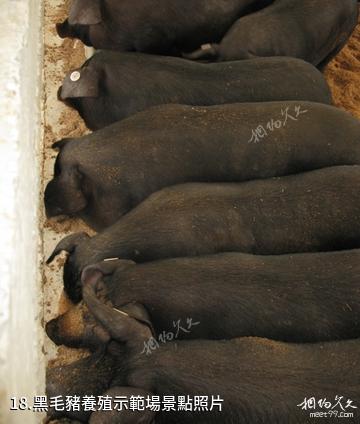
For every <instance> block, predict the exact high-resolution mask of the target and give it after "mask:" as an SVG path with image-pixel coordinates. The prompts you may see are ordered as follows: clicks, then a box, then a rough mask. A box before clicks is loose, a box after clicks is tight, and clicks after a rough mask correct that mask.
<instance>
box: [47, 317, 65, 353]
mask: <svg viewBox="0 0 360 424" xmlns="http://www.w3.org/2000/svg"><path fill="white" fill-rule="evenodd" d="M45 331H46V334H47V335H48V337H49V339H50V340H52V341H53V342H54V343H55V344H56V345H57V346H60V345H62V344H63V343H62V340H61V337H60V336H59V325H58V319H56V318H55V319H52V320H51V321H49V322H48V323H47V324H46V325H45Z"/></svg>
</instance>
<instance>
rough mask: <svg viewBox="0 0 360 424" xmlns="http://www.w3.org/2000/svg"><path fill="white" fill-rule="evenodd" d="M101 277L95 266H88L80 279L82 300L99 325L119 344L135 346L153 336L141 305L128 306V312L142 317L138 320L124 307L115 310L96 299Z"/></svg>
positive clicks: (146, 315) (148, 320)
mask: <svg viewBox="0 0 360 424" xmlns="http://www.w3.org/2000/svg"><path fill="white" fill-rule="evenodd" d="M102 277H103V274H102V272H101V271H100V270H99V269H98V268H97V266H96V265H95V266H94V265H90V266H88V267H86V268H85V269H84V271H83V273H82V278H81V280H82V284H83V287H82V290H83V300H84V302H85V304H86V306H87V307H88V308H89V311H90V312H91V313H92V314H93V316H94V317H95V319H96V320H97V321H99V323H101V325H102V326H103V327H104V328H105V329H106V330H107V331H108V333H109V334H110V335H111V337H112V338H113V339H115V340H117V341H119V342H127V343H132V344H135V343H137V342H139V341H140V343H142V342H143V341H145V340H147V339H149V338H151V336H152V335H153V334H154V333H153V329H152V326H149V325H148V324H147V322H150V319H149V316H148V314H147V312H146V310H145V308H144V307H143V306H142V305H140V304H137V305H136V306H135V305H134V304H131V305H130V306H129V311H132V312H134V313H135V314H136V316H138V317H140V316H141V317H142V319H141V320H139V319H137V318H136V317H133V316H131V315H130V313H128V312H126V307H124V308H121V309H115V308H112V307H110V306H108V305H106V304H105V303H103V302H101V301H100V300H99V299H98V297H97V296H96V288H97V285H98V283H99V282H100V280H101V278H102ZM135 310H136V312H135Z"/></svg>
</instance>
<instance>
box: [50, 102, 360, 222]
mask: <svg viewBox="0 0 360 424" xmlns="http://www.w3.org/2000/svg"><path fill="white" fill-rule="evenodd" d="M279 123H280V127H279ZM260 124H261V125H263V127H264V128H265V131H267V135H265V133H262V134H261V133H260V132H259V131H260V130H259V125H260ZM269 125H270V126H271V125H272V126H273V128H272V130H271V127H270V129H269ZM275 125H276V127H275ZM304 134H306V137H304ZM54 147H59V148H60V153H59V155H58V157H57V160H56V163H55V176H54V179H53V180H51V181H50V183H49V184H48V186H47V188H46V190H45V205H46V212H47V216H48V217H52V216H56V215H62V214H66V215H78V216H80V217H82V218H83V219H84V220H85V221H86V222H87V223H88V224H89V225H90V226H92V227H93V228H95V229H96V230H101V229H104V228H105V227H107V226H109V225H112V224H114V223H115V222H116V221H117V220H118V219H119V218H120V217H121V216H122V215H124V214H125V213H126V212H128V211H129V210H130V209H132V208H134V207H135V206H137V205H138V204H139V203H140V202H141V201H143V200H144V199H145V198H146V197H147V196H149V195H150V194H151V193H153V192H155V191H157V190H160V189H161V188H163V187H167V186H170V185H174V184H179V183H185V182H192V181H193V182H202V181H204V182H229V181H230V182H231V181H233V182H236V181H244V180H250V179H255V178H266V177H273V176H282V175H287V174H292V173H297V172H301V171H307V170H312V169H316V168H322V167H325V166H332V165H354V164H359V163H360V121H359V120H357V119H355V118H353V117H352V116H351V115H350V114H347V113H346V112H344V111H341V110H340V109H337V108H334V107H331V106H327V105H322V104H319V103H309V102H300V101H299V102H269V103H251V104H250V103H245V104H244V103H240V104H232V105H222V106H210V107H192V106H182V105H165V106H158V107H154V108H151V109H149V110H147V111H144V112H140V113H138V114H136V115H135V116H132V117H129V118H127V119H126V120H124V121H121V122H118V123H115V124H113V125H111V126H109V127H107V128H104V129H103V130H99V131H97V132H95V133H93V134H89V135H86V136H84V137H81V138H76V139H64V140H62V141H60V142H57V143H55V144H54ZM105 205H106V206H105Z"/></svg>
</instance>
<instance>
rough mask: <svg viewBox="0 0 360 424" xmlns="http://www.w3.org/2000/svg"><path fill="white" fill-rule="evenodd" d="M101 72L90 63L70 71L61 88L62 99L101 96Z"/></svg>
mask: <svg viewBox="0 0 360 424" xmlns="http://www.w3.org/2000/svg"><path fill="white" fill-rule="evenodd" d="M100 79H101V72H100V71H99V70H98V69H95V68H94V67H92V66H91V65H90V64H89V65H87V66H83V67H82V68H80V69H75V70H74V71H72V72H70V73H69V74H68V75H67V76H66V77H65V79H64V82H63V85H62V86H61V88H60V90H59V97H60V100H66V99H70V98H79V97H99V94H100V89H99V85H100Z"/></svg>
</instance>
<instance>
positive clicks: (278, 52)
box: [186, 0, 358, 68]
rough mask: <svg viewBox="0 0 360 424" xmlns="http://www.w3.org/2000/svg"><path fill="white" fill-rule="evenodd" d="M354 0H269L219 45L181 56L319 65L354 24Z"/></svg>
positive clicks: (229, 33)
mask: <svg viewBox="0 0 360 424" xmlns="http://www.w3.org/2000/svg"><path fill="white" fill-rule="evenodd" d="M357 18H358V0H341V1H339V0H301V1H298V0H275V1H274V3H273V4H272V5H271V6H269V7H267V8H265V9H263V10H261V11H259V12H257V13H255V14H252V15H248V16H245V17H243V18H240V19H239V20H238V21H237V22H236V23H235V24H234V25H233V26H232V27H231V28H230V30H229V31H228V33H227V34H226V35H225V37H224V38H223V40H222V41H221V43H220V44H205V45H203V46H202V48H201V49H200V50H197V51H195V52H194V53H192V54H190V55H186V57H188V58H191V59H204V58H210V57H213V58H214V57H215V58H216V59H217V60H219V61H222V60H239V59H250V58H254V57H268V56H288V57H297V58H299V59H303V60H306V61H308V62H310V63H312V64H313V65H315V66H318V67H320V68H322V67H324V66H325V65H326V64H327V63H328V62H329V61H330V60H331V59H332V58H333V57H334V56H335V55H336V54H337V53H338V52H339V51H340V50H341V49H342V47H343V46H344V45H345V44H346V42H347V40H348V38H349V37H350V35H351V33H352V32H353V30H354V29H355V27H356V25H357Z"/></svg>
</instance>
